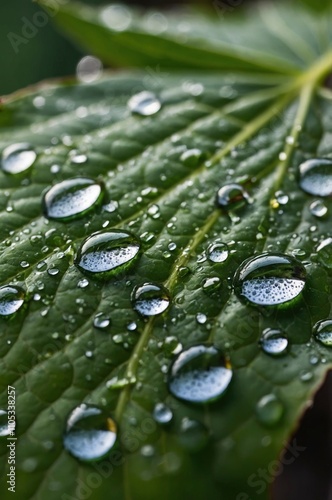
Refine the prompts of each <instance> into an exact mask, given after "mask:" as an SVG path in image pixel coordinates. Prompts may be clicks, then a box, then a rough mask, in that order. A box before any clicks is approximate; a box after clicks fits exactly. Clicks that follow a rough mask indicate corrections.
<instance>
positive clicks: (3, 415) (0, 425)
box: [0, 410, 16, 437]
mask: <svg viewBox="0 0 332 500" xmlns="http://www.w3.org/2000/svg"><path fill="white" fill-rule="evenodd" d="M15 427H16V422H15V420H13V418H12V415H11V416H10V417H9V415H8V412H7V411H6V410H0V437H5V436H10V435H11V433H14V431H15Z"/></svg>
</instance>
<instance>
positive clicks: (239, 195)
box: [216, 184, 251, 210]
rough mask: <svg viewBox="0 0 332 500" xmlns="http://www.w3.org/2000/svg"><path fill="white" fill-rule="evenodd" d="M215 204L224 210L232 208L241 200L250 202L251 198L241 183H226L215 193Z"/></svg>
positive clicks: (237, 205)
mask: <svg viewBox="0 0 332 500" xmlns="http://www.w3.org/2000/svg"><path fill="white" fill-rule="evenodd" d="M216 201H217V205H218V206H219V207H221V208H223V209H225V210H234V209H236V208H238V207H239V206H241V204H242V202H243V201H246V202H247V203H251V198H250V196H249V194H248V193H247V191H246V190H245V189H244V187H243V186H241V184H226V185H225V186H223V187H221V188H220V189H219V190H218V193H217V198H216Z"/></svg>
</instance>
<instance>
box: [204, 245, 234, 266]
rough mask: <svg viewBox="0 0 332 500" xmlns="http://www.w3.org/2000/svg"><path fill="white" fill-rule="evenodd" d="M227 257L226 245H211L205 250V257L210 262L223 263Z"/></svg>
mask: <svg viewBox="0 0 332 500" xmlns="http://www.w3.org/2000/svg"><path fill="white" fill-rule="evenodd" d="M228 255H229V252H228V246H227V245H226V243H212V244H211V245H210V246H209V247H208V249H207V257H208V259H209V260H210V261H211V262H216V263H221V262H225V260H227V258H228Z"/></svg>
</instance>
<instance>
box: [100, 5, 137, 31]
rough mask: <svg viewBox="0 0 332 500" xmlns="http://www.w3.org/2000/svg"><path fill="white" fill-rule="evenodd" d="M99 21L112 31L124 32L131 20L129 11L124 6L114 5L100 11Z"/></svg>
mask: <svg viewBox="0 0 332 500" xmlns="http://www.w3.org/2000/svg"><path fill="white" fill-rule="evenodd" d="M101 19H102V21H104V23H105V24H106V25H107V26H108V27H109V28H111V29H113V30H114V31H124V30H126V29H127V28H128V27H129V25H130V23H131V20H132V17H131V13H130V10H129V9H127V7H125V6H124V5H121V4H114V5H110V6H108V7H105V8H104V9H103V10H102V11H101Z"/></svg>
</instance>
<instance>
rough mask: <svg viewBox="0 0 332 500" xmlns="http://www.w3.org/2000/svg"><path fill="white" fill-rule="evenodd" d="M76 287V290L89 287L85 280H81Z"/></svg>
mask: <svg viewBox="0 0 332 500" xmlns="http://www.w3.org/2000/svg"><path fill="white" fill-rule="evenodd" d="M77 286H78V288H86V287H87V286H89V281H88V280H87V279H86V278H83V279H81V280H80V281H79V282H78V283H77Z"/></svg>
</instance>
